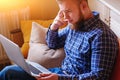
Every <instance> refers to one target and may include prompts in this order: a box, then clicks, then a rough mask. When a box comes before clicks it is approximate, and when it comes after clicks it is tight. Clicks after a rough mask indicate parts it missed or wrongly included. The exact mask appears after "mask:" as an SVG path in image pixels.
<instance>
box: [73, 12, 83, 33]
mask: <svg viewBox="0 0 120 80" xmlns="http://www.w3.org/2000/svg"><path fill="white" fill-rule="evenodd" d="M83 27H84V16H83V14H82V13H81V16H80V17H79V20H78V21H77V22H76V23H74V24H72V26H71V29H73V30H76V31H79V30H81V29H82V28H83Z"/></svg>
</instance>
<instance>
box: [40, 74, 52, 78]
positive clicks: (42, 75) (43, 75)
mask: <svg viewBox="0 0 120 80" xmlns="http://www.w3.org/2000/svg"><path fill="white" fill-rule="evenodd" d="M49 75H51V74H45V73H42V74H40V76H41V77H45V76H49Z"/></svg>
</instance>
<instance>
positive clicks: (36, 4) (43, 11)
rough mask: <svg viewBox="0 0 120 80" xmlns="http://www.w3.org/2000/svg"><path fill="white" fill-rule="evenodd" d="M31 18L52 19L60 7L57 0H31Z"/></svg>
mask: <svg viewBox="0 0 120 80" xmlns="http://www.w3.org/2000/svg"><path fill="white" fill-rule="evenodd" d="M28 3H29V6H30V14H31V19H52V18H54V17H55V16H56V14H57V12H58V10H59V8H58V5H57V3H56V0H29V1H28Z"/></svg>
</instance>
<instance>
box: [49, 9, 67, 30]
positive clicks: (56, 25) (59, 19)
mask: <svg viewBox="0 0 120 80" xmlns="http://www.w3.org/2000/svg"><path fill="white" fill-rule="evenodd" d="M64 24H67V22H66V21H64V15H63V13H62V11H59V12H58V14H57V16H56V18H55V19H54V21H53V23H52V25H51V27H50V29H51V30H57V29H59V27H60V26H62V25H64Z"/></svg>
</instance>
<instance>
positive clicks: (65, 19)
mask: <svg viewBox="0 0 120 80" xmlns="http://www.w3.org/2000/svg"><path fill="white" fill-rule="evenodd" d="M64 21H69V15H68V14H66V13H64Z"/></svg>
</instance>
